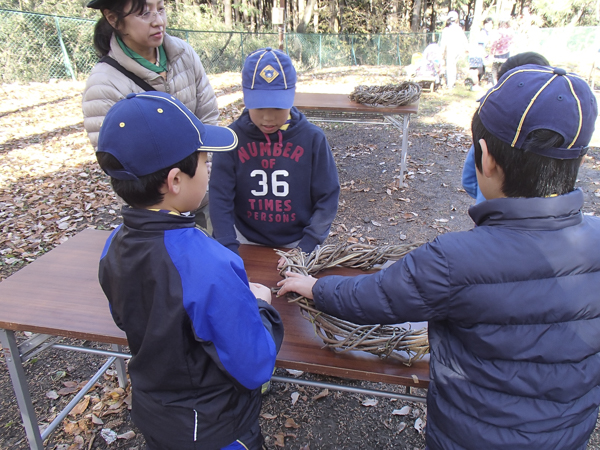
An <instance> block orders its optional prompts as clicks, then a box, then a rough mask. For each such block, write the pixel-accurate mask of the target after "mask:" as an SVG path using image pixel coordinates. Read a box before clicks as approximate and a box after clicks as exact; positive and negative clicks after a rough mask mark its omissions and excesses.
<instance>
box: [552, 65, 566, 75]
mask: <svg viewBox="0 0 600 450" xmlns="http://www.w3.org/2000/svg"><path fill="white" fill-rule="evenodd" d="M554 73H555V74H556V75H566V74H567V71H566V70H565V69H561V68H560V67H555V68H554Z"/></svg>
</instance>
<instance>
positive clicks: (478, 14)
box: [469, 0, 483, 44]
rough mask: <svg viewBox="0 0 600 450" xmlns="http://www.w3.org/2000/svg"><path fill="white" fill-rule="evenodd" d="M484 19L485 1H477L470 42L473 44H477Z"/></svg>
mask: <svg viewBox="0 0 600 450" xmlns="http://www.w3.org/2000/svg"><path fill="white" fill-rule="evenodd" d="M482 17H483V0H475V12H474V13H473V25H472V26H471V35H470V36H469V37H470V39H469V41H470V42H471V44H477V35H478V34H479V30H480V29H481V22H482Z"/></svg>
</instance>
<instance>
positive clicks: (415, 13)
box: [410, 0, 421, 33]
mask: <svg viewBox="0 0 600 450" xmlns="http://www.w3.org/2000/svg"><path fill="white" fill-rule="evenodd" d="M420 26H421V0H415V2H414V4H413V10H412V17H411V19H410V29H411V31H412V32H413V33H418V32H419V27H420Z"/></svg>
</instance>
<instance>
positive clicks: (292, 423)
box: [283, 417, 300, 428]
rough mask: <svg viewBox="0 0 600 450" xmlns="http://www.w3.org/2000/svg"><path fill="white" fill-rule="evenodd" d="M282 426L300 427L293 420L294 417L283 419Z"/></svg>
mask: <svg viewBox="0 0 600 450" xmlns="http://www.w3.org/2000/svg"><path fill="white" fill-rule="evenodd" d="M283 426H284V427H286V428H300V425H298V424H297V423H296V422H294V419H292V418H291V417H290V418H289V419H287V420H286V421H285V423H284V424H283Z"/></svg>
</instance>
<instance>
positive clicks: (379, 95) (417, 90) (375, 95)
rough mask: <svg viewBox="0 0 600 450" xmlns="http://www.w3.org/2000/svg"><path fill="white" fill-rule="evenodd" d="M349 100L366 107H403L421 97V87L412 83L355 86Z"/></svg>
mask: <svg viewBox="0 0 600 450" xmlns="http://www.w3.org/2000/svg"><path fill="white" fill-rule="evenodd" d="M349 97H350V100H352V101H353V102H357V103H362V104H363V105H367V106H403V105H408V104H410V103H413V102H415V101H417V100H418V99H419V97H421V86H420V85H419V84H417V83H414V82H412V81H403V82H402V83H400V84H386V85H385V86H363V85H361V86H356V87H355V88H354V91H353V92H352V93H351V94H350V96H349Z"/></svg>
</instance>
